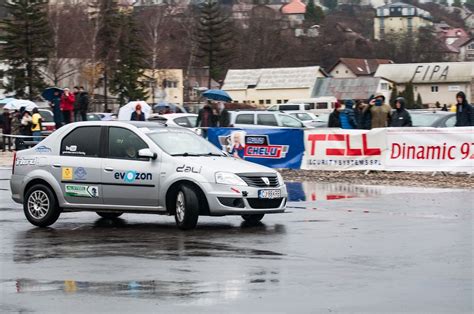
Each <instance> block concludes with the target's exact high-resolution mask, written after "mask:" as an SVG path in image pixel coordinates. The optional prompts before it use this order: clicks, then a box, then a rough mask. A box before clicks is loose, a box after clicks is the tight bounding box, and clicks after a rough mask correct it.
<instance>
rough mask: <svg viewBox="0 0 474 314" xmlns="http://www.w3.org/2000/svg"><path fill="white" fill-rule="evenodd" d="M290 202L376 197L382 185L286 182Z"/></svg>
mask: <svg viewBox="0 0 474 314" xmlns="http://www.w3.org/2000/svg"><path fill="white" fill-rule="evenodd" d="M286 185H287V188H288V195H289V197H288V200H289V201H290V202H311V201H334V200H342V199H351V198H367V197H376V196H379V195H381V194H383V189H384V188H383V187H380V186H367V185H353V184H348V183H319V182H287V183H286Z"/></svg>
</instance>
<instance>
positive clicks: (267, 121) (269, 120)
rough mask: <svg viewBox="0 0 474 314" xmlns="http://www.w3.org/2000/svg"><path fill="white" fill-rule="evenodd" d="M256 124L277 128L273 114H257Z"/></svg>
mask: <svg viewBox="0 0 474 314" xmlns="http://www.w3.org/2000/svg"><path fill="white" fill-rule="evenodd" d="M257 124H258V125H269V126H278V122H277V120H276V118H275V115H274V114H258V115H257Z"/></svg>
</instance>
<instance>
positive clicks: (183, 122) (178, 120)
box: [174, 117, 191, 128]
mask: <svg viewBox="0 0 474 314" xmlns="http://www.w3.org/2000/svg"><path fill="white" fill-rule="evenodd" d="M174 123H176V124H177V125H179V126H182V127H185V128H190V127H191V124H190V122H189V120H188V118H187V117H180V118H176V119H174Z"/></svg>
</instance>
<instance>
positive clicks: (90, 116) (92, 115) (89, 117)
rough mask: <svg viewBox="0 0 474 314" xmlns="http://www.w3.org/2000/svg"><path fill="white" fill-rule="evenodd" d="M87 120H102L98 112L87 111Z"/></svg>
mask: <svg viewBox="0 0 474 314" xmlns="http://www.w3.org/2000/svg"><path fill="white" fill-rule="evenodd" d="M87 121H102V117H101V116H100V115H99V114H98V113H88V114H87Z"/></svg>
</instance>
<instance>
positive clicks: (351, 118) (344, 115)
mask: <svg viewBox="0 0 474 314" xmlns="http://www.w3.org/2000/svg"><path fill="white" fill-rule="evenodd" d="M344 107H345V108H344V110H342V111H341V112H340V113H339V120H340V121H341V128H342V129H358V128H359V126H358V125H357V121H356V118H355V113H354V109H353V107H354V101H352V100H351V99H348V100H346V101H345V102H344Z"/></svg>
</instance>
